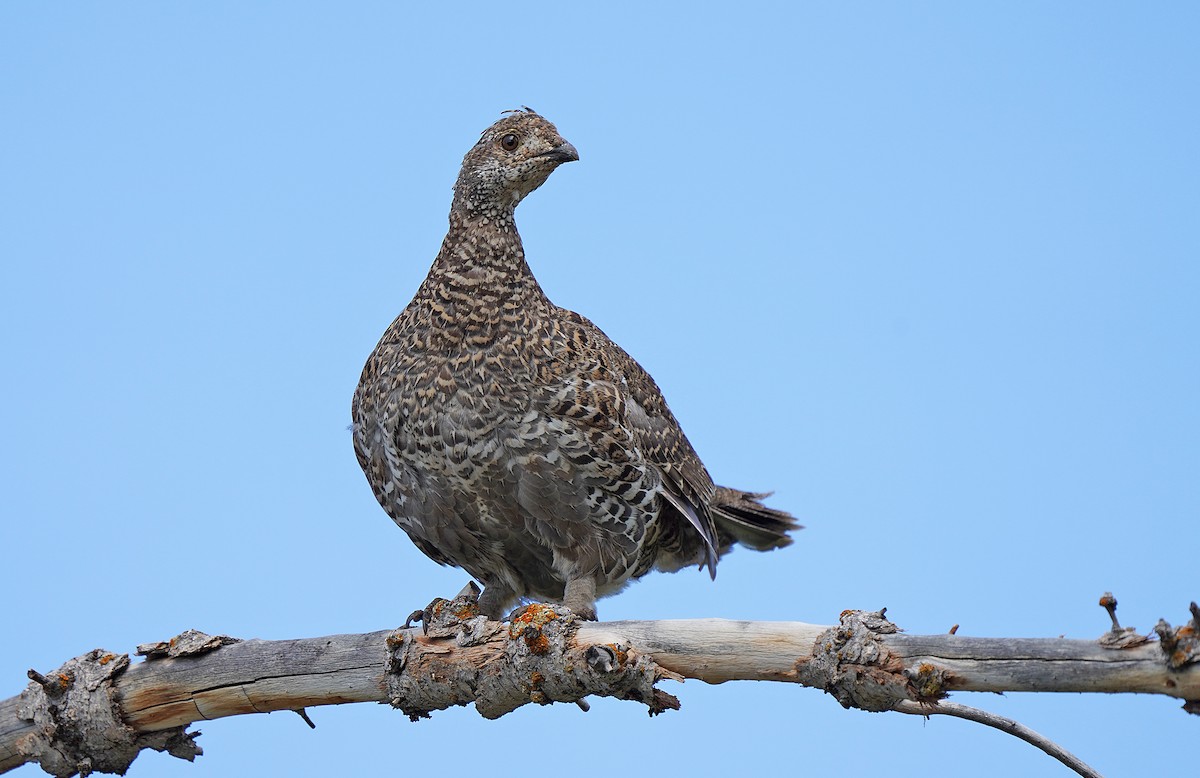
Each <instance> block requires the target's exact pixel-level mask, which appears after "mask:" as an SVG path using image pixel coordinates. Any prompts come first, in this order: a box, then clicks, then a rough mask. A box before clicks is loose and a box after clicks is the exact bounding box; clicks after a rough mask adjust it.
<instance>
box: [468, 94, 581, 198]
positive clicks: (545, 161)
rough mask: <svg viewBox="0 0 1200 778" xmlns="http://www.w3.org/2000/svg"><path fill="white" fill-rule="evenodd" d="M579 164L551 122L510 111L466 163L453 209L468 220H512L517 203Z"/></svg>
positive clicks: (528, 112) (489, 130)
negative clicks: (569, 164) (566, 168)
mask: <svg viewBox="0 0 1200 778" xmlns="http://www.w3.org/2000/svg"><path fill="white" fill-rule="evenodd" d="M577 159H579V152H577V151H576V150H575V147H574V146H572V145H571V144H570V143H567V142H566V141H565V140H563V137H562V136H561V135H559V134H558V128H556V127H555V126H554V125H553V124H551V123H550V122H549V121H547V120H546V119H544V118H543V117H541V116H539V115H538V114H537V113H534V112H533V111H532V110H530V109H528V108H526V109H524V110H521V111H509V112H507V114H506V115H505V116H504V117H503V118H502V119H500V120H499V121H498V122H496V123H495V124H493V125H492V126H491V127H488V128H487V129H486V130H484V131H483V135H481V136H480V137H479V142H478V143H476V144H475V146H474V147H473V148H472V149H471V150H470V151H468V152H467V155H466V156H465V157H463V164H462V170H461V172H459V174H458V181H457V182H456V183H455V184H454V206H455V210H458V211H459V212H460V213H463V214H464V215H468V216H473V217H479V218H483V219H489V220H490V219H495V220H497V221H505V220H511V218H512V214H513V210H514V209H515V208H516V207H517V203H519V202H521V200H522V199H523V198H524V197H525V196H526V195H527V194H529V193H530V192H532V191H533V190H534V189H537V188H538V187H539V186H541V185H542V184H543V183H545V181H546V179H547V178H549V177H550V174H551V173H553V172H554V169H555V168H556V167H558V166H559V165H561V164H562V163H564V162H574V161H575V160H577Z"/></svg>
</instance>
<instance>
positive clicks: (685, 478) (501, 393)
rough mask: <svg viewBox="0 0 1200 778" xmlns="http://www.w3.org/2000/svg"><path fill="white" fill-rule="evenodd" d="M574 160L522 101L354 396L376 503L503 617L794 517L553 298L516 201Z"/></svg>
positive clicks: (594, 593) (571, 603) (782, 540)
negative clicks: (713, 474) (730, 472)
mask: <svg viewBox="0 0 1200 778" xmlns="http://www.w3.org/2000/svg"><path fill="white" fill-rule="evenodd" d="M576 159H578V154H577V152H576V151H575V148H574V147H573V146H572V145H571V144H570V143H567V142H566V141H565V140H563V138H562V137H561V136H560V135H559V133H558V130H557V129H556V128H555V126H554V125H553V124H551V123H550V122H549V121H547V120H546V119H544V118H543V117H541V116H540V115H538V114H536V113H534V112H532V111H530V110H528V109H526V110H523V111H515V112H510V113H509V114H508V115H506V116H504V117H503V118H502V119H500V120H499V121H497V122H496V123H495V124H493V125H492V126H491V127H489V128H488V129H487V130H485V131H484V133H483V134H482V136H481V137H480V139H479V142H478V143H477V144H476V145H475V146H474V147H473V148H472V149H471V150H470V151H469V152H468V153H467V155H466V157H465V158H464V160H463V166H462V170H461V172H460V174H459V178H458V181H457V183H456V184H455V189H454V200H453V203H452V205H451V210H450V229H449V231H448V233H447V235H446V238H445V240H444V241H443V243H442V247H441V250H440V251H439V252H438V255H437V258H436V259H435V260H434V263H433V266H432V268H431V269H430V271H429V274H428V276H427V277H426V278H425V281H424V282H423V283H422V284H421V286H420V288H419V289H418V290H417V293H416V296H415V297H414V298H413V300H412V302H411V303H409V305H408V306H407V307H406V308H405V309H404V311H403V312H402V313H401V314H400V315H399V316H398V317H397V318H396V320H395V321H394V322H392V324H391V326H390V327H388V329H387V330H386V332H384V334H383V337H382V338H381V339H380V341H379V344H378V345H377V346H376V348H375V350H374V351H373V352H372V354H371V356H370V357H369V358H368V360H367V363H366V366H365V367H364V368H363V372H362V377H361V379H360V381H359V385H358V388H357V390H356V391H355V393H354V399H353V405H352V413H353V420H354V424H353V430H354V448H355V452H356V454H357V457H358V461H359V464H360V465H361V466H362V469H363V472H364V473H365V474H366V477H367V481H368V482H369V483H370V485H371V488H372V490H373V491H374V493H375V497H376V498H377V499H378V501H379V503H380V505H382V506H383V508H384V510H385V511H386V512H387V513H388V515H389V516H391V517H392V519H393V520H394V521H395V522H396V524H398V525H399V526H400V527H401V528H402V529H403V530H404V531H405V532H406V533H408V535H409V537H410V538H411V539H412V541H413V542H414V543H415V544H416V546H417V547H418V548H419V549H420V550H421V551H422V552H424V553H425V554H426V555H427V556H429V557H430V558H431V559H433V560H435V561H437V562H439V563H441V564H447V565H454V566H457V567H460V568H462V569H463V570H466V571H467V572H468V573H470V574H471V575H472V576H473V577H475V578H476V579H477V580H479V581H480V582H481V583H482V584H483V586H484V591H483V594H482V595H481V598H480V607H481V608H482V609H483V611H484V612H485V613H487V614H488V615H490V616H492V617H495V618H499V617H501V616H502V615H503V613H504V612H506V610H507V609H508V608H509V607H511V606H512V605H513V604H514V603H515V602H516V601H517V600H518V599H520V598H530V599H542V600H555V601H562V602H565V604H566V605H567V606H568V607H570V608H572V610H574V611H576V612H577V613H579V614H580V615H582V616H584V617H587V618H595V601H596V599H597V598H598V597H603V596H606V595H609V594H613V593H615V592H617V591H620V590H621V589H622V588H623V587H624V586H625V585H626V584H627V583H628V582H629V581H630V580H633V579H636V578H638V577H640V576H642V575H645V574H646V573H648V572H649V571H651V570H654V569H658V570H665V571H673V570H678V569H680V568H682V567H685V566H688V565H702V566H706V567H707V568H708V569H709V571H710V574H712V575H714V576H715V566H716V562H717V559H718V558H719V556H720V555H721V554H723V553H725V552H726V551H728V550H729V549H730V547H732V545H734V544H735V543H741V544H743V545H746V546H748V547H751V548H754V549H758V550H767V549H771V548H778V547H782V546H785V545H787V544H788V543H790V542H791V538H790V537H789V533H790V532H791V531H793V530H795V529H797V528H798V525H797V524H796V523H795V521H794V520H793V519H792V518H791V516H789V515H788V514H786V513H784V512H782V511H777V510H774V509H770V508H767V507H765V506H763V505H762V504H761V503H760V502H759V500H760V498H761V497H763V496H764V495H761V494H754V493H750V492H743V491H739V490H734V489H727V488H723V487H717V486H716V485H714V483H713V481H712V479H711V478H710V477H709V474H708V472H707V471H706V470H705V468H704V465H703V464H702V463H701V461H700V459H699V457H698V456H697V455H696V452H695V451H694V450H693V448H692V446H691V444H690V443H689V442H688V440H687V438H686V437H685V436H684V434H683V431H682V430H681V429H680V427H679V424H678V422H677V421H676V420H675V417H674V416H673V415H672V414H671V411H670V409H669V408H668V407H667V404H666V402H665V400H664V399H663V396H662V393H661V392H660V391H659V388H658V386H657V385H656V384H655V383H654V380H653V379H652V378H651V377H650V376H649V375H648V374H647V373H646V371H645V370H643V369H642V367H641V365H639V364H638V363H637V361H635V360H634V359H633V358H632V357H631V356H629V354H627V353H626V352H625V351H624V350H623V349H621V348H620V347H619V346H617V345H616V344H615V343H613V342H612V341H611V340H610V339H609V338H608V337H607V336H605V334H604V333H603V332H602V331H601V330H600V329H599V328H598V327H596V325H594V324H593V323H592V322H590V321H589V320H587V319H586V318H584V317H583V316H580V315H579V314H577V313H574V312H573V311H569V310H566V309H563V308H559V307H558V306H556V305H554V304H553V303H551V302H550V300H548V299H547V298H546V296H545V294H544V293H543V291H542V289H541V287H540V286H539V285H538V283H537V281H536V280H535V279H534V277H533V274H532V272H531V271H530V269H529V266H528V264H527V263H526V260H525V253H524V249H523V247H522V244H521V239H520V236H519V235H518V233H517V229H516V224H515V222H514V218H513V217H514V212H515V209H516V206H517V204H518V203H519V202H520V201H521V200H522V199H523V198H524V197H525V196H526V195H528V194H529V193H530V192H532V191H533V190H535V189H537V188H538V187H539V186H541V184H542V183H544V182H545V181H546V179H547V178H548V177H549V175H550V173H551V172H553V170H554V169H555V168H557V167H558V166H559V165H560V164H563V163H565V162H570V161H573V160H576Z"/></svg>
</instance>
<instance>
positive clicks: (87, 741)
mask: <svg viewBox="0 0 1200 778" xmlns="http://www.w3.org/2000/svg"><path fill="white" fill-rule="evenodd" d="M1193 608H1194V610H1193V618H1192V620H1191V621H1189V622H1188V623H1186V624H1184V625H1183V626H1180V627H1177V628H1172V627H1170V625H1167V624H1166V623H1165V622H1161V623H1160V625H1159V627H1158V628H1156V632H1157V633H1158V636H1159V640H1153V639H1149V638H1136V639H1135V638H1131V636H1130V635H1129V634H1128V631H1122V630H1120V628H1119V627H1118V626H1116V625H1115V623H1114V630H1113V631H1112V632H1110V633H1106V635H1105V636H1102V637H1101V639H1099V640H1065V639H1061V638H1052V639H1039V640H1029V639H1020V640H1017V639H1001V638H971V637H964V636H960V635H932V636H912V635H904V634H901V633H900V632H899V630H898V629H897V628H896V627H895V625H893V624H891V623H890V622H888V621H887V620H886V619H885V618H884V615H883V613H882V612H879V613H864V612H860V611H847V612H845V613H844V614H843V615H842V623H841V624H840V625H838V626H836V627H826V626H818V625H811V624H803V623H798V622H750V621H726V620H721V619H701V620H692V621H645V622H632V621H629V622H606V623H598V622H580V621H577V620H576V619H575V618H574V617H573V616H571V614H570V612H569V611H566V610H565V609H563V608H561V607H560V606H546V605H534V606H530V607H529V608H526V609H525V610H524V611H521V612H518V613H516V614H514V615H513V616H512V617H510V619H509V620H508V621H506V622H504V623H500V622H494V621H488V620H487V619H485V618H484V617H482V616H480V615H479V614H478V611H477V610H475V609H474V603H473V602H472V601H471V599H470V598H469V597H467V598H458V599H455V600H453V601H445V600H439V601H435V602H434V603H433V605H431V607H430V608H429V609H427V610H426V612H425V624H424V628H423V629H422V628H413V629H399V630H385V631H380V632H373V633H370V634H366V635H333V636H328V637H323V638H309V639H302V640H280V641H264V640H245V641H238V640H236V639H234V638H228V637H225V636H209V635H204V634H203V633H197V632H192V631H189V632H188V633H184V634H183V635H180V636H179V637H177V638H175V639H173V640H171V641H164V642H161V643H151V644H146V645H143V646H140V647H139V652H140V653H143V654H144V655H145V656H146V661H144V662H141V663H136V664H130V662H129V658H128V657H127V656H126V655H121V654H112V653H109V652H105V651H101V650H96V651H92V652H90V653H88V654H85V655H84V656H82V657H79V658H78V659H75V660H71V662H68V663H67V664H66V665H64V666H63V667H62V668H59V669H58V670H56V671H55V672H53V673H49V674H46V675H41V674H39V673H35V672H33V671H31V675H30V677H31V678H32V679H33V682H31V683H30V684H29V687H28V688H27V689H26V690H25V691H24V692H23V693H22V694H21V695H20V696H18V697H13V698H10V699H7V700H0V772H5V771H7V770H10V769H13V768H14V767H17V766H19V765H21V764H23V763H25V762H31V761H37V762H40V763H41V765H42V767H43V768H44V769H45V770H46V771H47V772H49V773H50V774H52V775H59V776H69V775H73V774H75V773H81V774H87V773H88V772H89V771H95V772H117V773H121V772H123V771H124V770H125V769H126V768H128V766H129V763H130V762H132V760H133V758H134V756H136V754H137V752H138V751H139V750H140V749H142V748H156V749H158V750H166V751H169V752H170V753H172V754H174V755H176V756H180V757H182V758H187V759H191V758H193V757H194V756H196V755H198V754H199V753H201V752H200V749H199V748H198V747H197V746H196V745H195V743H194V742H193V738H194V736H195V734H198V733H194V734H188V733H186V732H185V731H184V727H186V726H187V725H188V724H190V723H192V722H195V721H200V720H203V719H213V718H220V717H223V716H232V715H238V714H243V713H265V712H269V711H275V710H295V711H298V712H301V713H302V711H303V708H304V707H306V706H311V705H335V704H340V703H346V702H387V703H390V704H392V705H393V706H395V707H397V708H399V709H401V710H402V711H403V712H404V713H406V714H407V715H409V716H410V717H411V718H413V719H418V718H422V717H426V716H428V715H430V713H431V712H432V711H435V710H440V709H444V708H447V707H450V706H453V705H467V704H470V703H474V704H475V706H476V709H477V710H478V711H479V712H480V714H482V715H483V716H485V717H487V718H496V717H498V716H501V715H504V714H505V713H507V712H509V711H511V710H513V709H515V708H516V707H519V706H520V705H524V704H527V703H530V702H533V703H537V704H543V705H544V704H550V703H552V702H577V703H579V704H581V706H583V705H585V703H583V702H582V701H583V698H585V697H587V696H590V695H597V696H611V697H617V698H619V699H627V700H635V701H639V702H641V703H643V704H645V705H646V706H647V708H648V709H649V711H650V713H651V714H655V713H658V712H662V711H664V710H668V709H672V708H676V707H678V701H677V700H676V699H675V698H674V697H672V696H671V695H669V694H667V693H665V692H663V691H661V690H659V689H657V688H656V687H655V683H656V682H657V681H659V680H662V679H672V680H683V679H684V678H696V679H700V680H703V681H707V682H709V683H722V682H724V681H730V680H771V681H783V682H790V683H797V684H802V685H808V686H814V687H816V688H821V689H824V690H826V691H828V692H830V693H831V694H833V695H834V696H835V697H836V698H837V699H838V700H839V702H841V703H842V704H843V705H845V706H847V707H860V708H865V709H867V710H890V709H904V710H906V711H907V712H912V708H911V705H912V704H914V703H915V704H919V705H922V706H924V708H922V710H927V711H930V712H936V707H937V705H938V701H939V700H941V699H943V698H944V697H945V696H946V695H947V694H948V693H950V692H952V691H988V692H998V691H1043V692H1045V691H1069V692H1081V691H1090V692H1142V693H1156V694H1163V695H1167V696H1171V697H1176V698H1179V699H1182V700H1185V701H1188V702H1187V705H1185V710H1188V711H1189V712H1195V711H1196V710H1198V709H1200V669H1198V668H1197V664H1200V641H1198V639H1197V636H1198V635H1200V623H1198V622H1200V612H1198V611H1197V610H1195V606H1193ZM302 715H303V714H302Z"/></svg>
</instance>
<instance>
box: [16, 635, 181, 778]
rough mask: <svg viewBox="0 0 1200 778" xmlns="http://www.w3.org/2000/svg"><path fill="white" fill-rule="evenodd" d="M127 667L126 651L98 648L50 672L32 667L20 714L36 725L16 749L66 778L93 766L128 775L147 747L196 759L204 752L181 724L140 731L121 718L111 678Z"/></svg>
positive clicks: (82, 773) (96, 768) (92, 768)
mask: <svg viewBox="0 0 1200 778" xmlns="http://www.w3.org/2000/svg"><path fill="white" fill-rule="evenodd" d="M128 666H129V656H128V655H127V654H113V653H109V652H107V651H104V650H103V649H99V648H98V649H95V650H94V651H91V652H89V653H87V654H84V655H83V656H79V657H76V658H74V659H72V660H70V661H69V662H67V663H66V664H64V665H63V666H62V667H60V668H58V669H57V670H55V671H54V672H52V673H50V674H48V675H42V674H41V673H39V672H37V671H36V670H30V671H29V677H30V678H31V679H32V683H30V684H29V686H28V687H27V688H26V689H25V691H23V692H21V697H20V702H19V704H18V708H17V715H18V716H20V718H21V719H22V720H24V721H28V722H32V723H33V724H34V725H35V726H36V730H35V731H34V732H33V733H32V734H30V735H28V736H26V737H24V738H22V739H21V740H20V741H19V742H18V744H17V748H18V750H19V751H20V753H21V755H22V756H24V757H25V758H26V761H36V762H38V763H39V764H41V766H42V769H43V770H45V771H46V772H47V773H50V774H51V775H55V776H59V777H60V778H66V777H67V776H72V775H75V774H76V773H78V774H80V775H84V776H86V775H90V774H91V773H92V772H93V771H100V772H106V773H118V774H120V775H124V774H125V771H126V770H128V769H129V765H130V764H132V763H133V760H134V758H135V757H137V755H138V752H139V751H140V750H141V749H143V748H153V749H155V750H156V751H166V752H168V753H170V754H171V755H172V756H176V757H179V758H180V759H187V760H188V761H191V760H193V759H194V758H195V757H196V756H197V755H199V754H200V753H202V751H201V749H200V747H199V746H197V745H196V743H195V741H194V738H195V736H196V735H198V734H199V733H198V732H197V733H187V732H185V731H184V728H183V727H175V728H173V729H167V730H161V731H158V732H151V733H147V734H143V735H139V734H138V733H137V732H136V731H135V730H134V729H133V728H132V727H129V726H127V725H126V724H125V723H124V722H123V721H122V720H121V712H120V707H119V706H118V704H117V700H116V693H115V691H114V688H113V683H114V681H115V680H116V678H117V677H118V676H119V675H120V674H121V673H122V672H124V670H125V668H127V667H128Z"/></svg>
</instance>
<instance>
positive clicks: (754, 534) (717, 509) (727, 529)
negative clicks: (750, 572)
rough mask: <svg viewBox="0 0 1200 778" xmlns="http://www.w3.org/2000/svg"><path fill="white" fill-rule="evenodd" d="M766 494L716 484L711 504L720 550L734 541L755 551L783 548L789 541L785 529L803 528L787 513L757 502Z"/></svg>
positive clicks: (723, 550) (787, 530) (723, 549)
mask: <svg viewBox="0 0 1200 778" xmlns="http://www.w3.org/2000/svg"><path fill="white" fill-rule="evenodd" d="M770 494H771V493H770V492H763V493H754V492H743V491H740V490H738V489H727V488H725V487H724V486H718V487H717V494H716V499H714V500H713V503H712V505H713V518H714V519H716V523H717V536H718V541H719V543H720V547H721V552H722V553H724V552H725V551H727V550H728V549H729V547H730V546H732V545H733V544H734V543H740V544H742V545H743V546H746V547H747V548H752V549H754V550H755V551H770V550H771V549H774V548H783V547H784V546H787V545H790V544H791V542H792V539H791V538H790V537H789V536H788V533H789V532H793V531H795V530H798V529H804V528H803V527H802V526H801V525H799V524H797V523H796V520H795V519H794V518H792V515H791V514H790V513H786V512H784V511H777V510H775V509H774V508H768V507H767V506H765V505H763V504H762V503H761V502H759V501H760V500H761V499H762V498H764V497H768V496H770Z"/></svg>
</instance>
